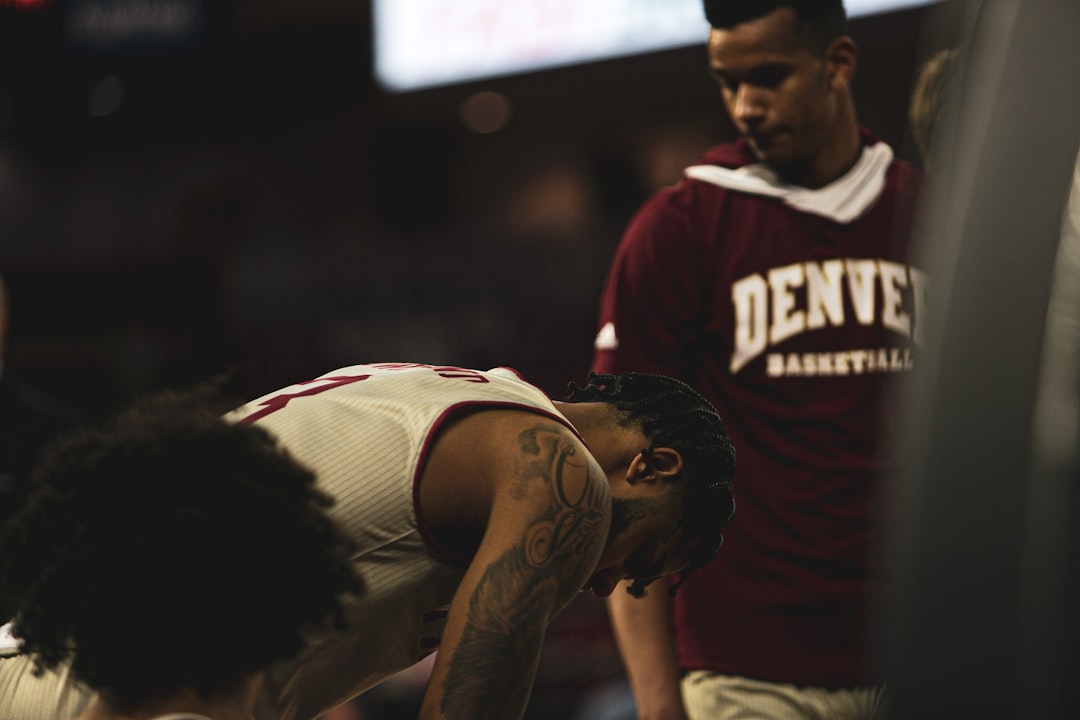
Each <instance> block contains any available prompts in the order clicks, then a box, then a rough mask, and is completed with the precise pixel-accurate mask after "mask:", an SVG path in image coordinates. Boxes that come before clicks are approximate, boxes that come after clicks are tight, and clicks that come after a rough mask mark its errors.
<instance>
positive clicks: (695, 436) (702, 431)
mask: <svg viewBox="0 0 1080 720" xmlns="http://www.w3.org/2000/svg"><path fill="white" fill-rule="evenodd" d="M566 399H567V400H568V401H570V402H604V403H608V404H610V405H612V406H613V407H614V408H615V409H616V410H618V411H619V412H620V413H621V414H622V415H623V417H624V418H625V419H626V422H627V424H629V425H633V426H636V427H638V428H639V429H640V430H641V432H642V433H643V434H644V435H645V436H646V437H647V438H649V448H648V451H652V449H653V448H657V447H669V448H672V449H673V450H676V451H677V452H678V453H679V454H680V455H681V456H682V458H683V466H684V477H685V485H686V490H685V493H684V495H683V501H682V512H681V519H680V521H679V525H678V527H677V528H676V530H678V529H680V528H681V529H682V530H683V532H684V534H685V536H686V538H687V539H691V540H694V541H696V543H697V544H696V547H695V550H694V551H693V553H692V556H691V558H690V564H689V565H688V567H687V568H686V569H685V570H683V571H682V572H681V573H680V575H679V578H678V580H677V581H676V582H675V583H673V584H672V586H671V592H672V594H674V592H675V591H676V590H677V589H678V587H679V586H680V585H682V583H683V582H685V581H686V579H687V578H688V577H689V576H690V575H691V574H692V573H693V572H694V571H695V570H697V569H698V568H700V567H701V566H702V565H704V564H705V563H706V562H708V561H709V560H711V559H712V557H713V556H714V555H716V553H717V551H718V550H719V549H720V545H721V543H722V542H723V540H724V534H723V530H724V528H725V527H727V525H728V523H730V522H731V519H732V517H733V516H734V514H735V499H734V495H733V491H732V481H733V479H734V475H735V448H734V446H733V445H732V444H731V440H730V439H728V436H727V433H726V432H725V431H724V423H723V420H721V419H720V415H719V414H718V413H717V412H716V409H715V408H714V407H713V406H712V404H711V403H710V402H709V401H708V400H707V399H706V398H705V396H703V395H701V394H700V393H699V392H697V391H696V390H694V389H693V388H691V387H690V386H689V385H687V384H686V383H684V382H681V381H679V380H676V379H675V378H671V377H667V376H664V375H656V374H652V373H639V372H627V373H621V374H619V375H610V374H602V373H595V372H594V373H589V375H588V377H587V378H586V383H585V385H584V386H578V385H576V384H575V383H570V385H569V387H568V388H567V397H566ZM644 585H645V584H644V583H641V582H634V583H633V584H631V585H630V587H629V588H628V590H629V592H630V594H631V595H635V596H638V597H640V596H641V595H643V594H644V591H645V589H644Z"/></svg>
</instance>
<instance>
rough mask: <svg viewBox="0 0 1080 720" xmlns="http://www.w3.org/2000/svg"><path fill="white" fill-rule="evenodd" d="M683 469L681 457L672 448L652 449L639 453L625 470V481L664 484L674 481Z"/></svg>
mask: <svg viewBox="0 0 1080 720" xmlns="http://www.w3.org/2000/svg"><path fill="white" fill-rule="evenodd" d="M682 469H683V459H682V455H680V454H679V451H678V450H675V449H673V448H666V447H661V448H652V449H651V450H649V449H646V450H642V451H641V452H639V453H638V454H637V455H635V456H634V459H633V460H632V461H631V462H630V467H628V468H627V470H626V481H627V482H628V483H630V484H631V485H633V484H635V483H642V482H644V483H661V484H662V483H665V482H671V481H673V480H675V479H676V478H677V477H678V476H679V474H680V473H682Z"/></svg>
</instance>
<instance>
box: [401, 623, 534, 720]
mask: <svg viewBox="0 0 1080 720" xmlns="http://www.w3.org/2000/svg"><path fill="white" fill-rule="evenodd" d="M525 634H528V631H527V630H526V633H525ZM542 639H543V633H542V632H541V633H540V639H539V641H540V642H542ZM514 640H525V645H526V646H525V647H523V646H522V644H520V643H518V642H514ZM440 652H442V651H440ZM539 657H540V648H539V644H538V643H534V642H531V641H530V639H527V638H524V637H517V638H510V637H506V636H503V637H501V638H497V637H492V638H490V639H489V641H482V642H476V639H475V638H474V639H473V641H471V642H469V643H467V645H466V646H465V647H458V648H456V649H455V650H454V651H453V653H452V657H451V658H450V661H449V662H448V663H446V665H445V666H444V667H440V665H441V663H436V667H435V672H434V673H433V674H432V677H431V680H430V682H429V684H428V689H427V692H426V693H425V695H424V702H423V705H422V707H421V711H420V720H515V719H517V718H521V717H523V716H524V714H525V709H526V707H527V705H528V701H529V694H530V691H531V689H532V684H533V681H534V679H535V677H536V669H537V665H538V662H539Z"/></svg>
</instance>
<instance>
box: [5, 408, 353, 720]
mask: <svg viewBox="0 0 1080 720" xmlns="http://www.w3.org/2000/svg"><path fill="white" fill-rule="evenodd" d="M211 459H212V460H211ZM330 504H331V502H330V500H329V499H328V498H327V497H325V496H324V495H322V494H320V492H319V491H317V490H316V489H315V486H314V477H313V475H312V474H311V473H310V472H309V471H308V470H306V469H305V468H303V467H301V466H300V465H299V464H298V463H296V462H294V460H293V459H292V458H291V457H290V456H289V455H288V454H286V453H285V452H283V451H282V450H281V449H280V448H279V447H278V446H277V445H276V443H275V442H274V440H273V439H272V438H271V437H270V435H269V434H268V433H266V432H265V431H263V430H261V429H260V428H258V427H254V426H247V425H229V424H227V423H225V422H223V421H222V420H221V419H220V418H219V417H218V416H217V415H216V414H215V413H214V412H212V411H211V410H210V409H208V408H206V407H205V406H204V405H203V404H202V403H201V402H200V401H199V399H198V398H197V397H181V396H178V395H177V396H161V397H156V398H151V399H147V400H144V401H141V402H140V403H137V404H135V405H134V406H133V407H131V408H130V409H129V410H127V411H126V412H125V413H123V414H121V415H119V416H118V417H116V418H114V419H113V420H111V421H110V422H109V423H106V424H103V425H101V426H100V427H97V428H92V429H87V430H84V431H83V432H81V433H78V434H74V435H70V436H68V437H65V438H63V439H61V440H60V441H59V442H57V443H54V444H53V445H52V446H51V447H50V449H49V451H48V452H47V453H46V454H45V456H44V457H43V460H42V462H41V464H40V465H39V467H38V468H37V471H36V473H35V476H34V478H33V480H32V483H31V487H30V490H29V495H28V498H27V502H26V503H25V505H24V506H23V507H22V508H21V509H20V511H19V513H17V514H16V515H15V517H13V518H12V520H11V521H10V522H9V523H8V524H7V526H6V527H4V528H2V529H0V617H3V618H10V619H12V620H13V622H12V631H13V633H14V635H15V636H16V638H18V639H20V640H21V642H22V645H23V650H24V652H27V653H29V654H31V655H33V656H34V657H35V660H36V662H37V664H38V667H39V668H40V669H42V670H44V669H53V668H57V667H59V666H61V665H62V664H65V663H70V669H71V673H72V674H73V676H74V677H75V678H77V679H78V680H79V681H81V682H82V683H84V684H85V685H87V686H88V687H90V688H91V689H93V690H96V691H98V692H99V696H98V699H97V700H96V701H95V702H94V703H92V704H91V705H90V707H88V708H87V710H86V711H85V713H84V715H83V716H82V717H86V718H112V717H123V718H125V719H126V718H143V717H154V716H157V715H163V714H169V713H182V712H187V713H200V714H205V715H208V716H212V717H214V720H231V718H233V717H236V718H243V719H244V720H246V719H247V718H249V717H250V715H251V711H250V707H251V704H252V703H253V702H254V697H255V694H256V692H257V690H258V685H259V682H260V678H261V674H260V673H261V671H262V670H263V669H264V668H266V667H267V666H268V665H269V664H270V663H272V662H274V661H277V660H281V659H285V658H289V657H291V656H293V655H294V654H296V653H297V652H299V651H300V649H301V648H302V646H303V645H304V642H305V637H307V633H309V632H311V631H315V630H318V629H321V628H326V627H333V626H334V625H335V624H337V623H340V622H341V605H340V603H341V600H342V598H343V597H344V596H345V595H346V594H347V593H350V592H358V591H360V589H361V584H360V580H359V579H358V578H357V577H356V576H355V575H354V574H353V571H352V569H351V566H350V564H349V557H348V546H347V543H346V542H345V541H344V540H343V537H342V536H341V535H340V534H339V532H338V530H337V528H336V527H335V526H334V525H333V523H332V522H331V521H330V519H329V518H328V516H327V515H326V513H325V511H326V508H327V507H328V506H329V505H330Z"/></svg>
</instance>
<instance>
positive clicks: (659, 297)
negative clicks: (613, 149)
mask: <svg viewBox="0 0 1080 720" xmlns="http://www.w3.org/2000/svg"><path fill="white" fill-rule="evenodd" d="M686 188H687V181H685V180H684V181H683V182H682V183H680V184H679V185H677V186H675V187H673V188H668V189H665V190H662V191H660V192H658V193H657V194H656V195H654V196H653V197H652V198H650V199H649V200H648V201H647V202H646V203H645V205H643V206H642V208H641V209H640V210H639V211H638V212H637V214H636V215H635V216H634V218H633V220H632V221H631V223H630V225H629V226H628V228H627V230H626V232H625V234H624V235H623V237H622V240H621V242H620V243H619V246H618V249H617V250H616V253H615V258H614V260H613V261H612V265H611V267H610V269H609V270H608V275H607V280H606V284H605V286H604V290H603V293H602V295H601V298H600V310H599V319H598V323H597V329H598V331H599V332H598V334H597V336H596V341H595V343H594V347H593V361H592V369H593V370H595V371H597V372H608V373H618V372H623V371H626V370H639V371H646V372H657V373H663V374H667V375H673V376H676V377H683V376H685V373H686V372H687V369H688V368H687V362H688V359H689V358H690V357H692V356H693V348H694V346H695V344H696V343H697V341H698V337H699V335H700V332H701V327H702V322H703V320H702V318H703V315H704V308H703V304H704V298H703V292H704V285H703V283H702V277H703V270H704V268H703V267H702V265H703V258H702V255H703V251H702V247H701V236H700V231H699V230H698V229H696V228H695V223H694V213H693V212H692V200H691V197H690V194H689V193H688V192H686Z"/></svg>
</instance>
